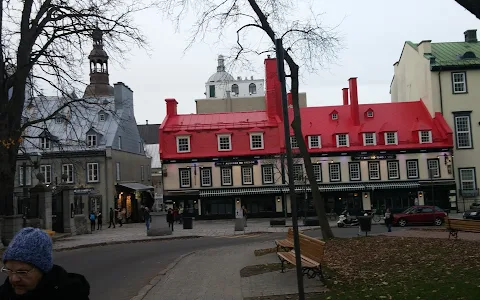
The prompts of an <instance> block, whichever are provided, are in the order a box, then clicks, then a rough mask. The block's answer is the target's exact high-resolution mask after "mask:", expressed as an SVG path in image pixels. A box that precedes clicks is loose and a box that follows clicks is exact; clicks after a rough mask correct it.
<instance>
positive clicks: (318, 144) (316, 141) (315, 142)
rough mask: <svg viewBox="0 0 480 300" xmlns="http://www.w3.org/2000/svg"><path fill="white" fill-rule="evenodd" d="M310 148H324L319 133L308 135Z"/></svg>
mask: <svg viewBox="0 0 480 300" xmlns="http://www.w3.org/2000/svg"><path fill="white" fill-rule="evenodd" d="M308 148H310V149H315V148H322V141H321V139H320V136H319V135H311V136H309V137H308Z"/></svg>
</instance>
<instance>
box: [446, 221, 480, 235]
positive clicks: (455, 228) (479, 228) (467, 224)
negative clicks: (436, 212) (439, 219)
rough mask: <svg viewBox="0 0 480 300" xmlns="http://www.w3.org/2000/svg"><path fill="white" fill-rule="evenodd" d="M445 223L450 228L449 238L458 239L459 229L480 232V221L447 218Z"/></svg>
mask: <svg viewBox="0 0 480 300" xmlns="http://www.w3.org/2000/svg"><path fill="white" fill-rule="evenodd" d="M445 225H446V226H447V230H448V238H450V237H454V238H455V239H457V238H458V232H459V231H464V232H477V233H480V221H475V220H463V219H450V218H445Z"/></svg>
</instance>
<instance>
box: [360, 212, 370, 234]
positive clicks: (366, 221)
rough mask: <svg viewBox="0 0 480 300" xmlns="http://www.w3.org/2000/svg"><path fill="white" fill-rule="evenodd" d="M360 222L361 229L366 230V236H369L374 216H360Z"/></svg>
mask: <svg viewBox="0 0 480 300" xmlns="http://www.w3.org/2000/svg"><path fill="white" fill-rule="evenodd" d="M358 222H359V223H360V230H361V231H363V232H365V236H367V235H368V232H370V231H372V217H370V216H359V217H358Z"/></svg>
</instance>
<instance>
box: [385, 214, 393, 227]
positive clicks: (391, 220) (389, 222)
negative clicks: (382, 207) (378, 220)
mask: <svg viewBox="0 0 480 300" xmlns="http://www.w3.org/2000/svg"><path fill="white" fill-rule="evenodd" d="M392 223H393V214H392V213H390V217H389V218H385V225H390V224H392Z"/></svg>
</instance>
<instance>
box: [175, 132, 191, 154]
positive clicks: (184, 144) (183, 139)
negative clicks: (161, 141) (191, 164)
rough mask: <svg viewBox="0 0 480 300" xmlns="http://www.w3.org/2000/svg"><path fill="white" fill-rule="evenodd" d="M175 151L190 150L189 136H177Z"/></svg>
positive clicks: (185, 151)
mask: <svg viewBox="0 0 480 300" xmlns="http://www.w3.org/2000/svg"><path fill="white" fill-rule="evenodd" d="M177 152H178V153H187V152H190V136H188V135H187V136H177Z"/></svg>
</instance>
